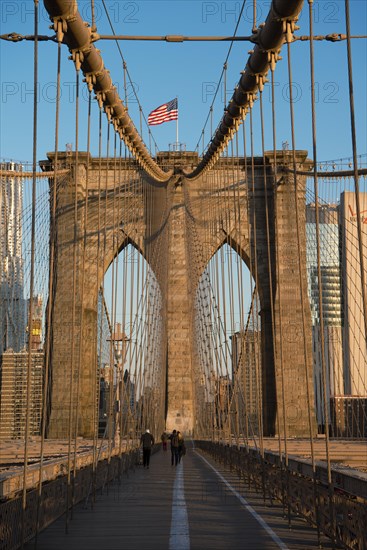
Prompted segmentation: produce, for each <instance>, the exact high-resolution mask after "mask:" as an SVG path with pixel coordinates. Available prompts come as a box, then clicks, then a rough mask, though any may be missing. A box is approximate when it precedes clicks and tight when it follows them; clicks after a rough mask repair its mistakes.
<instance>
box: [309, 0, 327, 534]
mask: <svg viewBox="0 0 367 550" xmlns="http://www.w3.org/2000/svg"><path fill="white" fill-rule="evenodd" d="M308 4H309V25H310V73H311V119H312V151H313V181H314V193H315V221H316V254H317V279H318V294H319V313H320V315H319V318H320V342H321V367H322V373H323V379H324V383H323V394H324V399H323V401H324V414H325V421H326V419H327V416H326V415H327V413H326V410H327V409H328V403H327V401H326V399H327V391H326V379H325V377H326V376H327V369H326V361H325V343H324V339H325V332H324V311H323V308H324V306H323V287H322V273H321V255H320V217H319V186H318V178H317V140H316V108H315V64H314V41H313V38H314V33H313V9H312V7H313V0H308ZM325 429H326V430H327V431H328V429H329V428H328V424H326V423H325ZM311 459H312V472H313V485H314V501H315V512H316V525H317V539H318V543H319V545H320V527H319V521H318V519H319V503H318V497H317V483H316V464H315V456H314V453H312V457H311Z"/></svg>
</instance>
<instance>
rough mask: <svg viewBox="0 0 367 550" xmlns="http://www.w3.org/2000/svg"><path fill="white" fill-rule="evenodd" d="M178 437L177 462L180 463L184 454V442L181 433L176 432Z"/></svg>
mask: <svg viewBox="0 0 367 550" xmlns="http://www.w3.org/2000/svg"><path fill="white" fill-rule="evenodd" d="M177 437H178V462H179V463H180V462H181V458H182V457H183V455H184V454H186V447H185V440H184V437H183V435H182V433H181V432H177Z"/></svg>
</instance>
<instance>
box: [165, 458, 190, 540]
mask: <svg viewBox="0 0 367 550" xmlns="http://www.w3.org/2000/svg"><path fill="white" fill-rule="evenodd" d="M169 549H170V550H190V534H189V521H188V517H187V508H186V501H185V490H184V476H183V464H182V462H180V464H179V465H178V466H177V467H176V478H175V482H174V485H173V495H172V519H171V531H170V536H169Z"/></svg>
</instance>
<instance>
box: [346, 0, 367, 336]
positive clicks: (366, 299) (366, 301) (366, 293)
mask: <svg viewBox="0 0 367 550" xmlns="http://www.w3.org/2000/svg"><path fill="white" fill-rule="evenodd" d="M345 23H346V31H347V58H348V82H349V108H350V129H351V138H352V149H353V172H354V188H355V195H356V210H357V232H358V251H359V265H360V272H361V287H362V300H363V314H364V337H365V341H366V342H367V289H366V271H365V258H364V256H363V236H362V222H361V203H360V191H359V175H358V159H357V136H356V121H355V109H354V86H353V66H352V44H351V36H350V13H349V0H345Z"/></svg>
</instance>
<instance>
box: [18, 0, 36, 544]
mask: <svg viewBox="0 0 367 550" xmlns="http://www.w3.org/2000/svg"><path fill="white" fill-rule="evenodd" d="M33 86H34V90H33V92H34V95H33V166H32V169H33V177H32V222H31V223H32V227H31V273H30V283H29V311H28V366H27V408H26V421H25V434H24V438H25V439H24V465H23V490H22V518H21V547H22V549H23V547H24V542H25V538H26V536H27V533H26V532H25V530H26V517H25V516H26V507H27V470H28V453H29V441H28V440H29V429H30V402H31V383H32V382H31V378H32V331H33V289H34V260H35V240H36V239H35V237H36V181H37V176H36V173H37V115H38V109H37V105H38V93H37V89H38V0H34V67H33Z"/></svg>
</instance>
